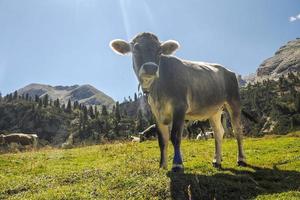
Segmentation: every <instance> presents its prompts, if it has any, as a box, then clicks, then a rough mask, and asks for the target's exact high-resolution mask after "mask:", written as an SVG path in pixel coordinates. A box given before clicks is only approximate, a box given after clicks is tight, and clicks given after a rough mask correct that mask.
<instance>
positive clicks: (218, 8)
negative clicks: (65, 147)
mask: <svg viewBox="0 0 300 200" xmlns="http://www.w3.org/2000/svg"><path fill="white" fill-rule="evenodd" d="M299 14H300V1H299V0H282V1H274V0H248V1H241V0H215V1H212V0H187V1H179V0H178V1H175V0H106V1H105V0H26V1H24V0H0V91H1V92H2V94H6V93H8V92H12V91H14V90H15V89H18V88H21V87H23V86H25V85H26V84H29V83H43V84H49V85H73V84H91V85H93V86H95V87H96V88H98V89H100V90H101V91H103V92H105V93H107V94H108V95H110V96H111V97H113V98H114V99H115V100H120V101H122V100H123V97H125V96H128V95H131V96H132V95H133V93H134V92H136V91H137V85H138V84H137V79H136V77H135V75H134V73H133V70H132V64H131V58H130V57H129V56H119V55H116V54H115V53H114V52H112V51H111V49H110V48H109V46H108V44H109V42H110V41H111V40H112V39H116V38H121V39H126V40H128V39H130V38H132V37H133V36H134V35H136V34H137V33H139V32H144V31H150V32H153V33H155V34H157V35H158V36H159V38H160V40H162V41H163V40H168V39H175V40H177V41H178V42H179V43H180V44H181V48H180V49H179V50H178V51H177V53H176V56H178V57H181V58H184V59H189V60H198V61H207V62H216V63H220V64H223V65H225V66H226V67H227V68H229V69H231V70H233V71H235V72H236V73H239V74H242V75H247V74H249V73H251V72H255V70H256V68H257V67H258V66H259V64H260V63H261V62H262V61H263V60H264V59H266V58H268V57H270V56H272V55H273V54H274V52H275V51H276V49H278V48H279V47H280V46H282V45H283V44H285V43H286V42H287V41H289V40H293V39H295V38H296V37H300V15H299Z"/></svg>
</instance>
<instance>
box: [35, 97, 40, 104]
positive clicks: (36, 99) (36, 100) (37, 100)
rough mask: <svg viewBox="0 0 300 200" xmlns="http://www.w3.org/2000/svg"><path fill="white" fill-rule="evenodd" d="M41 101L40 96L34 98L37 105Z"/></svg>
mask: <svg viewBox="0 0 300 200" xmlns="http://www.w3.org/2000/svg"><path fill="white" fill-rule="evenodd" d="M39 99H40V98H39V96H38V95H35V96H34V101H35V102H36V103H38V102H39Z"/></svg>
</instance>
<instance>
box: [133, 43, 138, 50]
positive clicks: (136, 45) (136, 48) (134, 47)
mask: <svg viewBox="0 0 300 200" xmlns="http://www.w3.org/2000/svg"><path fill="white" fill-rule="evenodd" d="M139 49H140V45H139V44H138V43H136V44H135V45H134V46H133V50H134V51H136V50H139Z"/></svg>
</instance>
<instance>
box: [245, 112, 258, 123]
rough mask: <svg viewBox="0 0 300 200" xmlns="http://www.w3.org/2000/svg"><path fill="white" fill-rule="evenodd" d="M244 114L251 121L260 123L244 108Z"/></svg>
mask: <svg viewBox="0 0 300 200" xmlns="http://www.w3.org/2000/svg"><path fill="white" fill-rule="evenodd" d="M242 114H243V115H244V116H245V117H246V118H247V119H249V120H250V121H252V122H254V123H258V120H257V119H256V118H255V117H253V116H252V115H251V114H250V113H248V112H247V111H246V110H245V109H242Z"/></svg>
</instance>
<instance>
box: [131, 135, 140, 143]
mask: <svg viewBox="0 0 300 200" xmlns="http://www.w3.org/2000/svg"><path fill="white" fill-rule="evenodd" d="M130 138H131V142H140V141H141V139H140V138H139V137H135V136H130Z"/></svg>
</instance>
